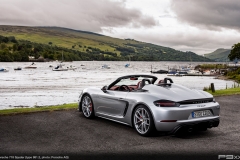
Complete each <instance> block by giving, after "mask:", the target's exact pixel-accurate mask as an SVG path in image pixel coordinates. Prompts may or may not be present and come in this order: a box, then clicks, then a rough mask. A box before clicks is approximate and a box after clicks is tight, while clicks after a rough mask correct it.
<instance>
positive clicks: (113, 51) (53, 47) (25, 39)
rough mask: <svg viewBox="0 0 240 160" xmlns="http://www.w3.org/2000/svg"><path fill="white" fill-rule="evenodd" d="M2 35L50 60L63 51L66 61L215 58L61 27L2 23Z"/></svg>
mask: <svg viewBox="0 0 240 160" xmlns="http://www.w3.org/2000/svg"><path fill="white" fill-rule="evenodd" d="M0 35H1V36H5V37H14V38H16V40H17V41H18V42H19V43H18V45H19V44H21V45H23V46H26V45H27V43H28V47H23V48H28V49H27V50H25V51H26V52H29V55H36V54H37V55H38V56H43V57H44V58H50V59H52V58H53V59H59V58H60V57H61V56H60V53H61V52H64V55H66V54H69V56H70V55H71V58H68V57H66V60H128V59H129V57H131V60H132V61H205V62H206V61H212V60H210V59H208V58H205V57H203V56H199V55H197V54H195V53H193V52H182V51H178V50H175V49H172V48H169V47H163V46H159V45H154V44H150V43H145V42H140V41H136V40H133V39H118V38H112V37H109V36H104V35H101V34H97V33H92V32H87V31H78V30H73V29H67V28H60V27H23V26H0ZM0 43H4V42H0ZM6 45H7V46H9V45H10V47H9V52H10V53H13V52H15V50H11V48H13V46H11V43H8V44H6ZM12 45H13V44H12ZM15 47H16V46H15ZM18 48H19V47H18ZM36 48H37V49H36ZM0 49H1V48H0ZM16 51H18V50H16ZM33 51H34V52H33ZM74 57H75V58H74ZM76 57H78V58H76ZM13 61H14V60H13Z"/></svg>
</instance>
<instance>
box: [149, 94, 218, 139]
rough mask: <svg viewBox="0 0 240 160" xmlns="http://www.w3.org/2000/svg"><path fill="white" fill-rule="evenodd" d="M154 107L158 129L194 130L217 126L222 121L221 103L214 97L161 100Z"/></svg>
mask: <svg viewBox="0 0 240 160" xmlns="http://www.w3.org/2000/svg"><path fill="white" fill-rule="evenodd" d="M154 105H155V106H154V107H151V108H152V112H153V116H154V122H155V127H156V129H157V130H158V131H170V132H171V133H173V134H175V133H177V132H179V131H188V132H192V131H194V130H206V129H207V128H212V127H217V126H218V125H219V121H220V105H219V104H218V103H217V102H215V100H214V99H213V98H205V99H193V100H187V101H180V102H173V101H168V100H159V101H155V102H154Z"/></svg>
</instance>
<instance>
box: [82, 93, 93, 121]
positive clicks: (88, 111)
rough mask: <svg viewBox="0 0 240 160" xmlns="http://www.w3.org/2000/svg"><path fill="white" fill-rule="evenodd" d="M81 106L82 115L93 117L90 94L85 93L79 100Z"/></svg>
mask: <svg viewBox="0 0 240 160" xmlns="http://www.w3.org/2000/svg"><path fill="white" fill-rule="evenodd" d="M81 107H82V112H83V115H84V117H86V118H93V117H94V108H93V102H92V99H91V97H90V95H88V94H85V95H84V96H83V98H82V101H81Z"/></svg>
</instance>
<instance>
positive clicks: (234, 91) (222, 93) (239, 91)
mask: <svg viewBox="0 0 240 160" xmlns="http://www.w3.org/2000/svg"><path fill="white" fill-rule="evenodd" d="M207 92H208V93H210V94H212V95H213V96H226V95H235V94H240V88H239V87H238V88H229V89H221V90H216V91H215V92H214V93H213V92H212V91H211V90H207Z"/></svg>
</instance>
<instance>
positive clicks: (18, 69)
mask: <svg viewBox="0 0 240 160" xmlns="http://www.w3.org/2000/svg"><path fill="white" fill-rule="evenodd" d="M14 70H15V71H20V70H22V67H16V68H14Z"/></svg>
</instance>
